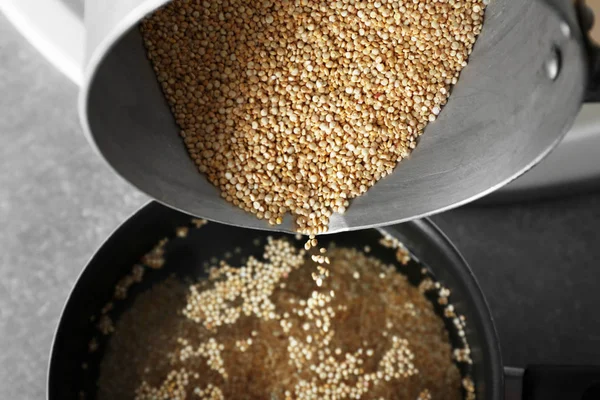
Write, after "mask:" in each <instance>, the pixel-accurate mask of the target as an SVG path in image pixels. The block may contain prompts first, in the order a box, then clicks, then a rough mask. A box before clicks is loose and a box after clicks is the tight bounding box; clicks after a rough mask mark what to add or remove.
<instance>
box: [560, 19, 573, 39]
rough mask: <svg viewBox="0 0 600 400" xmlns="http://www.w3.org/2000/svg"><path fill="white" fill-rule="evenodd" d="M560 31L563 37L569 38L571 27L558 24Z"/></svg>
mask: <svg viewBox="0 0 600 400" xmlns="http://www.w3.org/2000/svg"><path fill="white" fill-rule="evenodd" d="M560 31H561V32H562V34H563V36H564V37H566V38H569V37H571V27H570V26H569V24H567V23H566V22H564V21H562V22H561V23H560Z"/></svg>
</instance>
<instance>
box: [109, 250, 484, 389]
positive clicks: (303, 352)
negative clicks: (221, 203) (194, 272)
mask: <svg viewBox="0 0 600 400" xmlns="http://www.w3.org/2000/svg"><path fill="white" fill-rule="evenodd" d="M383 244H384V245H386V246H388V247H392V248H397V249H398V251H397V259H398V260H399V262H402V263H405V262H407V261H408V260H407V252H406V251H405V249H403V248H402V247H399V246H398V243H397V242H394V241H393V239H390V238H388V239H384V240H383ZM366 251H368V249H365V252H366ZM365 252H361V251H358V250H355V249H347V248H335V247H332V248H329V249H327V251H326V252H325V251H322V252H321V253H322V254H324V253H326V256H322V257H326V260H327V274H326V275H327V276H326V278H325V279H324V281H323V282H322V283H321V285H317V284H316V283H315V281H314V279H313V278H314V276H312V274H313V273H314V271H315V270H316V269H317V268H318V265H319V264H320V263H321V262H322V261H323V260H321V259H320V258H321V257H319V256H316V257H314V254H313V257H309V253H308V252H306V251H305V250H303V249H298V248H297V247H296V246H295V245H293V244H292V243H290V242H288V241H287V240H284V239H269V240H268V242H267V244H266V245H265V248H264V256H263V257H262V258H261V259H257V258H252V257H251V258H249V259H248V261H247V262H245V263H244V265H242V266H241V267H233V266H230V265H228V264H227V262H226V261H221V262H219V264H218V266H214V267H213V268H211V270H210V274H209V277H208V279H205V280H201V281H199V282H196V283H193V284H189V283H183V282H182V281H180V280H178V279H175V278H170V279H167V280H166V281H163V282H162V283H160V284H157V285H155V286H154V287H153V288H151V289H150V290H148V291H146V292H144V293H141V294H140V295H138V296H137V297H136V298H135V299H134V301H133V304H132V306H131V307H130V308H128V309H127V310H126V311H125V312H124V313H123V314H122V315H121V317H120V318H119V320H118V321H117V322H116V323H115V325H114V329H113V330H112V332H111V336H110V338H109V341H108V344H107V348H106V351H105V355H104V357H103V359H102V362H101V365H100V377H99V380H98V399H100V400H109V399H110V400H113V399H136V400H150V399H170V400H176V399H177V400H183V399H191V398H198V399H211V400H217V399H239V398H245V399H273V400H275V399H279V400H291V399H351V398H352V399H377V400H379V399H402V400H403V399H407V400H431V399H444V400H454V399H456V400H458V399H462V398H464V394H463V391H466V393H467V397H466V398H468V399H474V393H473V391H474V388H473V385H472V382H471V381H470V380H469V379H468V378H467V379H462V378H461V374H460V372H459V369H458V367H457V365H456V364H455V362H454V361H461V362H467V360H466V359H468V355H469V350H468V346H466V342H465V346H466V347H465V348H464V349H459V350H453V349H452V346H451V344H450V341H449V336H448V332H447V331H446V329H445V326H444V322H443V320H442V318H440V316H438V315H437V314H436V312H435V310H434V307H433V304H432V303H431V301H430V300H428V299H427V298H426V296H425V292H426V291H429V290H432V289H433V288H438V289H439V288H440V285H439V284H436V283H434V282H433V281H431V280H429V279H425V280H424V281H423V282H422V284H421V285H419V286H418V287H416V286H413V285H412V284H410V283H409V282H408V280H407V278H406V277H405V276H404V275H402V274H400V273H398V272H397V270H396V266H394V265H387V264H384V263H382V262H381V261H380V260H378V259H376V258H374V257H372V256H369V255H368V254H366V253H365ZM315 258H316V259H317V261H318V262H317V261H314V259H315ZM441 290H447V289H441ZM441 290H440V295H441V297H440V298H439V300H438V301H440V304H442V303H444V301H447V298H445V297H444V296H443V294H445V293H442V292H441ZM443 299H445V300H443ZM451 307H452V306H451V305H447V307H446V311H447V312H448V311H450V314H449V315H447V316H448V317H452V316H453V317H455V319H456V320H458V321H459V320H460V319H459V318H458V316H456V315H455V314H454V312H453V308H451ZM459 324H460V323H459ZM460 326H461V327H462V325H460ZM460 329H462V328H460ZM459 356H462V357H463V359H460V360H459V359H458V357H459ZM465 357H466V359H465Z"/></svg>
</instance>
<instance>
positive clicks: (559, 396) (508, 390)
mask: <svg viewBox="0 0 600 400" xmlns="http://www.w3.org/2000/svg"><path fill="white" fill-rule="evenodd" d="M504 375H505V390H504V394H505V396H504V398H505V400H598V399H600V366H544V365H531V366H528V367H527V368H526V369H521V368H509V367H507V368H505V369H504Z"/></svg>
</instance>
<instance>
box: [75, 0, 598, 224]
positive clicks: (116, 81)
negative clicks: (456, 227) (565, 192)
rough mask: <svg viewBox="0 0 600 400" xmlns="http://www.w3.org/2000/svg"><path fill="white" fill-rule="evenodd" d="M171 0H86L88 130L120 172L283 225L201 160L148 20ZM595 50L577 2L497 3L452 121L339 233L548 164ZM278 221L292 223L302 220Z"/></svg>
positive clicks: (248, 219) (179, 203)
mask: <svg viewBox="0 0 600 400" xmlns="http://www.w3.org/2000/svg"><path fill="white" fill-rule="evenodd" d="M164 3H166V0H120V1H110V2H108V1H97V0H89V1H87V2H86V29H87V32H88V37H87V58H86V60H87V64H86V65H87V67H86V70H85V77H84V84H83V89H82V93H81V99H80V112H81V117H82V121H83V125H84V127H85V131H86V133H87V135H88V136H89V138H90V139H91V141H92V143H93V144H94V145H95V147H96V148H97V150H98V151H99V153H100V154H101V155H102V156H103V157H104V159H106V161H107V162H108V163H109V164H110V165H111V166H112V167H113V168H114V170H115V171H116V172H117V173H118V174H119V175H121V176H122V177H123V178H124V179H126V180H127V181H129V182H130V183H131V184H133V185H134V186H135V187H137V188H138V189H140V190H141V191H143V192H145V193H146V194H148V195H150V196H151V197H153V198H155V199H156V200H158V201H160V202H161V203H164V204H166V205H169V206H171V207H173V208H176V209H179V210H182V211H185V212H187V213H191V214H194V215H197V216H202V217H204V218H207V219H210V220H215V221H219V222H223V223H226V224H232V225H238V226H243V227H251V228H258V229H272V227H270V226H269V225H268V224H267V223H266V222H264V221H260V220H258V219H256V218H255V217H254V216H253V215H251V214H247V213H245V212H244V211H242V210H240V209H238V208H236V207H234V206H232V205H230V204H229V203H227V202H225V201H224V200H223V199H221V198H220V196H219V192H218V190H217V189H216V188H215V187H213V186H212V185H211V184H210V183H209V182H208V181H207V180H206V179H205V178H204V177H203V176H201V175H200V174H199V173H198V172H197V169H196V168H195V166H194V164H193V162H192V161H191V160H190V158H189V157H188V155H187V152H186V149H185V147H184V145H183V143H182V142H181V139H180V137H179V135H178V128H177V126H176V124H175V122H174V119H173V117H172V116H171V113H170V111H169V108H168V107H167V104H166V102H165V100H164V98H163V95H162V93H161V89H160V87H159V85H158V83H157V82H156V79H155V76H154V72H153V70H152V68H151V66H150V63H149V61H148V59H147V57H146V54H145V51H144V47H143V44H142V39H141V35H140V33H139V31H138V28H137V24H138V22H139V20H140V19H141V18H142V17H143V16H144V15H146V14H147V13H149V12H152V11H153V10H155V9H156V8H157V7H159V6H161V5H162V4H164ZM587 63H588V57H587V54H586V46H585V43H584V40H583V39H582V34H581V30H580V27H579V24H578V22H577V18H576V13H575V9H574V6H573V2H572V1H567V0H562V1H561V0H492V1H491V4H490V5H489V6H488V9H487V11H486V17H485V24H484V28H483V32H482V34H481V36H480V38H479V40H478V42H477V44H476V46H475V50H474V51H473V54H472V56H471V59H470V62H469V65H468V66H467V67H466V68H465V69H464V70H463V72H462V75H461V77H460V80H459V82H458V84H457V85H456V87H455V88H454V90H453V93H452V96H451V99H450V101H449V102H448V104H447V106H446V107H445V108H444V110H443V111H442V114H441V115H440V118H439V119H438V120H437V121H436V122H435V123H433V124H431V125H430V126H429V127H428V128H427V130H426V131H425V134H424V135H423V136H422V139H421V141H420V143H419V146H418V147H417V149H416V150H415V151H414V153H413V154H412V156H411V158H410V159H408V160H405V161H403V162H402V163H400V164H399V166H398V168H397V169H396V170H395V171H394V173H393V174H392V175H391V176H389V177H386V178H385V179H383V180H381V181H380V182H379V183H378V184H377V185H376V186H375V187H374V188H372V189H371V190H370V191H369V192H368V193H367V194H366V195H364V196H362V197H360V198H358V199H356V200H354V201H353V202H352V204H351V206H350V208H349V209H348V211H347V212H346V213H345V214H344V215H334V216H333V218H332V219H331V225H330V232H339V231H345V230H354V229H362V228H368V227H374V226H380V225H388V224H392V223H397V222H401V221H405V220H409V219H413V218H417V217H422V216H425V215H429V214H432V213H435V212H439V211H443V210H446V209H449V208H452V207H457V206H459V205H461V204H464V203H467V202H469V201H472V200H474V199H476V198H479V197H481V196H483V195H485V194H487V193H489V192H491V191H493V190H495V189H496V188H499V187H500V186H502V185H504V184H506V183H507V182H509V181H511V180H512V179H514V178H515V177H517V176H518V175H519V174H521V173H523V172H524V171H526V170H528V169H529V168H531V167H532V166H533V165H535V164H536V163H537V162H538V161H540V160H541V159H542V158H543V157H544V156H545V155H546V154H547V153H548V152H549V151H550V150H551V149H552V148H553V147H554V146H555V145H556V144H557V143H558V142H559V141H560V139H561V138H562V136H563V135H564V133H565V132H566V131H567V129H568V127H569V126H570V125H571V123H572V121H573V119H574V117H575V115H576V113H577V111H578V109H579V107H580V104H581V102H582V100H583V97H584V91H585V87H586V79H587V68H588V65H587ZM276 229H279V230H284V231H291V230H293V226H292V223H291V218H288V219H287V220H286V221H285V222H284V224H283V225H281V226H278V227H276Z"/></svg>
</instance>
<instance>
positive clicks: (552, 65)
mask: <svg viewBox="0 0 600 400" xmlns="http://www.w3.org/2000/svg"><path fill="white" fill-rule="evenodd" d="M560 61H561V60H560V50H559V49H558V48H557V47H553V48H552V51H551V52H550V55H549V57H548V59H547V60H546V62H545V63H544V69H545V70H546V75H547V76H548V78H550V79H552V80H553V81H554V80H556V78H558V75H559V74H560V67H561V65H560Z"/></svg>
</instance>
